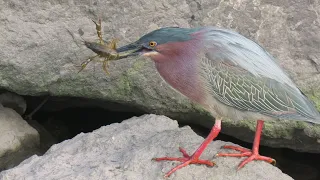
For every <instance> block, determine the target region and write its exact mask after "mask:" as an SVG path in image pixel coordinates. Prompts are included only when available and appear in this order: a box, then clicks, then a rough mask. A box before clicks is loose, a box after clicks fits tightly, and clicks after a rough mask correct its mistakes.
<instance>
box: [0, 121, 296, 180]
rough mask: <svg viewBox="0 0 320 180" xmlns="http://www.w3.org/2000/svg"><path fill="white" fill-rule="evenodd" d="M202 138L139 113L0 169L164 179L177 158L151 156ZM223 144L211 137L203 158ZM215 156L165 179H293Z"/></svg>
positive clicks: (33, 175)
mask: <svg viewBox="0 0 320 180" xmlns="http://www.w3.org/2000/svg"><path fill="white" fill-rule="evenodd" d="M201 141H203V138H202V137H200V136H197V135H196V134H195V133H194V132H193V131H192V130H191V128H190V127H183V128H179V127H178V123H177V121H172V120H171V119H169V118H167V117H165V116H156V115H144V116H141V117H138V118H137V117H134V118H131V119H129V120H126V121H123V122H122V123H120V124H119V123H115V124H111V125H108V126H104V127H101V128H100V129H98V130H95V131H93V132H92V133H86V134H83V133H82V134H79V135H77V136H76V137H74V138H73V139H71V140H66V141H64V142H62V143H60V144H56V145H54V146H52V147H51V148H50V149H49V150H48V151H47V153H46V154H44V155H43V156H40V157H39V156H36V155H34V156H32V157H30V158H29V159H27V160H25V161H24V162H22V163H21V164H20V165H19V166H17V167H15V168H13V169H10V170H7V171H3V172H1V173H0V179H1V180H18V179H24V180H33V179H47V180H49V179H61V180H67V179H70V180H71V179H77V180H82V179H83V180H87V179H95V180H99V179H101V180H102V179H103V180H104V179H114V180H118V179H119V180H124V179H127V180H129V179H130V180H131V179H164V178H163V175H164V173H165V172H167V171H168V170H170V169H171V168H172V167H174V165H175V164H176V163H172V162H154V161H151V159H152V158H153V157H159V156H166V155H172V156H180V154H179V151H178V147H179V146H182V147H185V148H186V150H187V151H188V152H192V151H194V149H195V147H197V146H198V145H199V143H200V142H201ZM225 144H230V143H226V142H222V141H213V142H212V143H211V144H210V145H209V147H208V149H207V150H206V151H205V152H204V154H203V155H202V158H204V159H212V157H213V155H214V154H216V153H217V152H219V150H220V147H221V146H222V145H225ZM214 160H215V162H216V163H217V165H218V166H215V167H212V168H208V167H206V166H199V165H191V166H188V167H185V168H183V169H181V170H179V171H177V172H176V173H175V174H173V175H172V176H171V177H170V178H169V179H175V180H179V179H181V180H189V179H198V180H200V179H215V180H228V179H230V180H238V179H239V180H240V179H241V180H242V179H246V180H250V179H252V180H256V179H259V180H264V179H265V180H270V179H282V180H289V179H292V178H291V177H289V176H288V175H286V174H283V173H282V172H281V171H280V170H279V169H278V168H276V167H274V166H272V165H271V164H268V163H265V162H257V161H255V162H252V163H250V164H248V165H247V166H246V167H244V168H243V169H241V170H240V171H238V172H237V171H236V166H237V165H238V163H239V162H240V161H241V160H240V159H238V158H216V159H214Z"/></svg>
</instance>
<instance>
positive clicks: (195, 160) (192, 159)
mask: <svg viewBox="0 0 320 180" xmlns="http://www.w3.org/2000/svg"><path fill="white" fill-rule="evenodd" d="M220 130H221V120H216V122H215V124H214V126H213V127H212V129H211V132H210V134H209V135H208V137H207V138H206V139H205V140H204V141H203V142H202V144H201V145H200V146H199V148H198V149H197V150H196V151H195V152H194V153H193V155H191V156H190V155H188V154H187V152H186V151H185V150H184V149H182V148H181V147H180V148H179V150H180V152H181V153H182V156H183V157H178V158H176V157H161V158H153V160H155V161H180V162H181V164H179V165H178V166H176V167H174V168H173V169H171V170H170V171H169V172H168V173H167V174H166V175H165V177H169V176H170V175H171V174H172V173H174V172H175V171H177V170H178V169H181V168H183V167H185V166H187V165H189V164H205V165H207V166H214V165H215V163H214V162H212V161H209V160H202V159H199V158H200V156H201V154H202V153H203V151H204V150H205V149H206V147H207V146H208V145H209V144H210V143H211V141H212V140H213V139H214V138H216V137H217V136H218V134H219V132H220Z"/></svg>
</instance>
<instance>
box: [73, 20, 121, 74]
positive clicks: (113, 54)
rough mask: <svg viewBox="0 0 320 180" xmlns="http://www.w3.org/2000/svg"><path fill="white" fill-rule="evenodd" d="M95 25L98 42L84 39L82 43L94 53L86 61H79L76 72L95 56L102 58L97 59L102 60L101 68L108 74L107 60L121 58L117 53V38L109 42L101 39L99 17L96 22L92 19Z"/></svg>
mask: <svg viewBox="0 0 320 180" xmlns="http://www.w3.org/2000/svg"><path fill="white" fill-rule="evenodd" d="M92 21H93V22H94V23H95V25H96V30H97V35H98V37H99V42H89V41H85V40H84V45H85V46H86V47H87V48H89V49H91V50H92V51H93V52H95V53H96V55H95V56H92V57H90V58H88V59H87V60H86V61H84V62H82V63H81V69H80V70H79V72H78V73H80V72H81V71H82V70H83V69H85V68H86V66H87V65H88V64H89V63H90V62H91V61H93V60H95V58H97V57H98V58H103V60H101V59H99V60H98V61H99V62H102V68H103V70H104V71H105V72H106V74H109V72H108V70H107V67H108V66H109V65H108V61H112V60H117V59H121V57H120V55H119V54H118V53H117V51H116V48H117V42H118V40H117V39H113V40H111V42H106V41H104V40H103V39H102V33H101V19H99V20H98V22H96V21H94V20H92Z"/></svg>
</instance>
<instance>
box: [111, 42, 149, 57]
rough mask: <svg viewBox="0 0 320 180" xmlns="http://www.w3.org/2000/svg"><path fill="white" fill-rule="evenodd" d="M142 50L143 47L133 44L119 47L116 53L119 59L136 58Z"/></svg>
mask: <svg viewBox="0 0 320 180" xmlns="http://www.w3.org/2000/svg"><path fill="white" fill-rule="evenodd" d="M143 49H144V48H143V46H141V45H139V44H137V43H135V42H134V43H131V44H128V45H125V46H122V47H119V48H117V49H116V51H117V52H118V54H119V56H120V58H121V59H122V58H126V57H129V56H138V55H140V54H141V52H142V50H143Z"/></svg>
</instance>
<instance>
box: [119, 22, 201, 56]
mask: <svg viewBox="0 0 320 180" xmlns="http://www.w3.org/2000/svg"><path fill="white" fill-rule="evenodd" d="M199 35H200V36H199ZM200 37H201V29H200V28H192V29H189V28H175V27H167V28H161V29H158V30H155V31H152V32H150V33H148V34H146V35H144V36H142V37H141V38H140V39H139V40H137V41H136V42H133V43H131V44H128V45H126V46H123V47H120V48H118V49H117V52H118V53H124V54H126V52H128V53H127V54H128V56H137V55H143V56H147V57H150V58H151V59H153V60H154V61H156V62H161V61H168V60H174V59H175V58H178V59H181V58H184V57H188V56H192V55H194V54H195V53H196V52H197V51H198V49H199V48H200V45H201V43H200V41H201V38H200Z"/></svg>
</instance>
